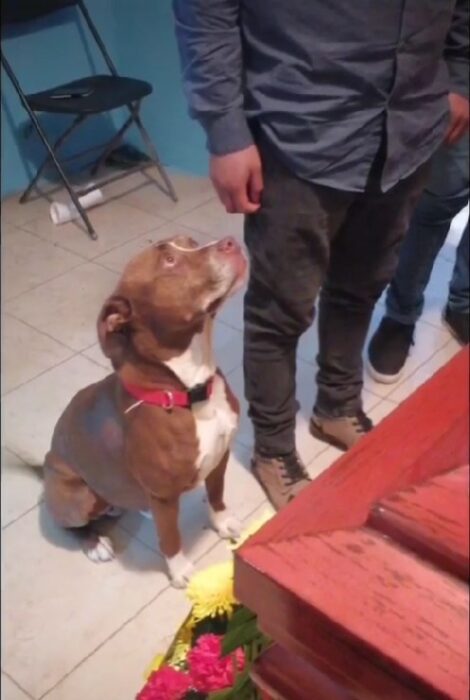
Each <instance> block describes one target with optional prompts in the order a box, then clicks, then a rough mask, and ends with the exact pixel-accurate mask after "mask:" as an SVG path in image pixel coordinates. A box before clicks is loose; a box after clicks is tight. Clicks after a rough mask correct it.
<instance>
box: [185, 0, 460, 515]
mask: <svg viewBox="0 0 470 700" xmlns="http://www.w3.org/2000/svg"><path fill="white" fill-rule="evenodd" d="M174 7H175V16H176V30H177V37H178V41H179V46H180V53H181V58H182V64H183V75H184V83H185V88H186V93H187V95H188V99H189V103H190V110H191V114H192V115H193V116H194V117H196V118H197V119H199V121H200V122H201V124H202V126H203V127H204V129H205V131H206V134H207V142H208V148H209V151H210V172H211V177H212V181H213V183H214V186H215V189H216V191H217V193H218V195H219V197H220V199H221V201H222V202H223V204H224V205H225V208H226V210H227V212H229V213H233V212H241V213H244V214H245V215H246V220H245V241H246V245H247V248H248V251H249V255H250V262H251V272H250V280H249V284H248V291H247V294H246V297H245V336H244V371H245V391H246V396H247V399H248V402H249V413H250V417H251V419H252V421H253V424H254V429H255V453H254V457H253V463H252V466H253V471H254V473H255V475H256V476H257V478H258V479H259V481H260V483H261V484H262V486H263V487H264V489H265V491H266V492H267V494H268V496H269V498H270V499H271V502H272V503H273V504H274V506H275V507H277V508H279V507H281V506H283V505H284V504H285V503H287V502H288V501H290V500H291V499H292V498H293V497H294V496H295V495H296V494H297V493H298V492H299V490H300V489H301V488H303V487H304V486H305V485H306V484H307V483H308V480H309V479H308V474H307V471H306V469H305V467H304V466H303V464H302V463H301V460H300V458H299V456H298V455H297V453H296V445H295V419H296V411H297V402H296V398H295V360H296V349H297V343H298V339H299V337H300V335H301V334H302V333H303V332H304V331H305V330H306V329H307V328H308V327H309V326H310V324H311V323H312V320H313V315H314V304H315V300H316V297H317V294H318V292H319V290H320V288H322V289H321V294H320V302H319V346H320V349H319V356H318V375H317V385H318V395H317V398H316V402H315V407H314V410H313V414H312V418H311V422H310V427H311V432H312V433H313V435H315V436H316V437H318V438H320V439H322V440H325V441H326V442H329V443H332V444H334V445H338V446H340V447H342V448H344V449H347V448H349V447H350V446H352V445H353V444H354V443H355V442H356V441H357V440H358V439H360V438H361V437H362V436H363V435H364V433H366V432H367V431H368V430H370V429H371V427H372V424H371V422H370V420H369V418H368V417H367V416H366V415H365V413H364V411H363V409H362V404H361V391H362V383H363V378H362V360H361V357H362V350H363V346H364V342H365V337H366V333H367V330H368V326H369V322H370V317H371V314H372V310H373V308H374V305H375V303H376V301H377V299H378V297H379V296H380V294H381V292H382V291H383V289H384V288H385V286H386V285H387V284H388V282H389V281H390V280H391V278H392V276H393V273H394V270H395V267H396V263H397V260H398V250H399V245H400V243H401V240H402V238H403V236H404V234H405V232H406V230H407V228H408V222H409V218H410V215H411V212H412V210H413V208H414V206H415V204H416V202H417V200H418V197H419V195H420V193H421V191H422V189H423V187H424V183H425V179H426V176H427V172H428V161H429V159H430V157H431V156H432V154H433V153H434V152H435V151H436V149H437V148H438V146H439V144H440V143H441V142H442V140H443V138H444V136H445V134H446V132H447V134H448V137H449V138H451V139H453V138H457V136H460V135H461V134H462V133H463V132H464V131H465V129H466V128H467V121H468V118H467V121H466V119H465V114H464V111H465V110H464V107H463V105H462V102H463V101H464V100H463V98H462V96H461V94H462V91H463V90H464V86H465V83H466V75H467V72H468V62H469V60H468V38H467V35H466V25H467V23H468V14H469V12H468V5H467V1H466V0H438V1H437V0H387V2H377V0H359V1H358V2H351V1H350V0H331V1H330V2H328V3H325V2H322V1H321V0H290V2H287V0H271V2H267V1H266V0H174ZM449 76H450V80H449ZM449 90H450V93H451V94H450V97H449ZM449 104H450V110H449ZM449 120H450V121H449Z"/></svg>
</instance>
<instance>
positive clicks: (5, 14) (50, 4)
mask: <svg viewBox="0 0 470 700" xmlns="http://www.w3.org/2000/svg"><path fill="white" fill-rule="evenodd" d="M77 4H78V0H2V4H1V6H2V10H1V16H2V23H3V24H18V23H20V22H29V21H31V20H34V19H38V18H39V17H42V16H43V15H50V14H52V13H53V12H57V11H58V10H63V9H64V8H66V7H72V6H73V5H77Z"/></svg>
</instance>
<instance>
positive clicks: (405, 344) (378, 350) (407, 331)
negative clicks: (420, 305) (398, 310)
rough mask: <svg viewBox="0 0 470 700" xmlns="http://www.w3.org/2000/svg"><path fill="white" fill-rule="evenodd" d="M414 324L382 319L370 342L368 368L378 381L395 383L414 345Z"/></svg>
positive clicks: (373, 377)
mask: <svg viewBox="0 0 470 700" xmlns="http://www.w3.org/2000/svg"><path fill="white" fill-rule="evenodd" d="M414 330H415V327H414V324H413V325H410V324H406V323H399V322H398V321H393V320H392V319H391V318H387V316H385V318H383V319H382V321H381V323H380V326H379V327H378V328H377V330H376V331H375V333H374V335H373V336H372V339H371V341H370V343H369V350H368V356H369V357H368V359H369V361H368V363H367V370H368V372H369V374H370V376H371V377H372V379H374V380H375V381H376V382H380V383H381V384H394V383H395V382H397V381H398V380H399V379H400V377H401V375H402V373H403V369H404V367H405V362H406V359H407V357H408V355H409V353H410V348H411V346H412V345H414V340H413V335H414Z"/></svg>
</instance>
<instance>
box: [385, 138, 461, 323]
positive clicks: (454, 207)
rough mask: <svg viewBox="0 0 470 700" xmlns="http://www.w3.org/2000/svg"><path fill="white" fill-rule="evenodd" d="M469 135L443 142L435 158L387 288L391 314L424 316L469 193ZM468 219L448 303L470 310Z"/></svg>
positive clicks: (408, 319)
mask: <svg viewBox="0 0 470 700" xmlns="http://www.w3.org/2000/svg"><path fill="white" fill-rule="evenodd" d="M468 148H469V143H468V136H467V137H465V138H463V139H461V140H460V141H459V142H458V143H456V144H455V145H454V146H452V147H447V146H442V147H441V148H440V149H439V151H438V152H437V153H436V155H435V156H434V157H433V159H432V161H431V164H432V171H431V177H430V179H429V181H428V182H427V184H426V188H425V190H424V192H423V194H422V196H421V198H420V200H419V203H418V206H417V207H416V210H415V212H414V214H413V218H412V220H411V224H410V228H409V230H408V233H407V235H406V238H405V242H404V243H403V246H402V248H401V251H400V262H399V265H398V269H397V271H396V273H395V276H394V278H393V281H392V283H391V285H390V287H389V289H388V292H387V316H389V317H390V318H393V319H394V320H395V321H400V322H401V323H408V324H414V323H416V321H417V320H418V318H419V317H420V316H421V313H422V311H423V306H424V291H425V289H426V286H427V284H428V282H429V278H430V276H431V273H432V268H433V265H434V263H435V260H436V258H437V255H438V253H439V251H440V249H441V248H442V246H443V244H444V242H445V239H446V237H447V234H448V233H449V228H450V225H451V223H452V219H453V218H454V216H456V215H457V214H458V213H459V211H460V210H461V209H463V207H464V206H465V205H466V204H467V202H468V197H469V173H468V168H469V152H468ZM468 255H469V234H468V223H467V226H466V227H465V230H464V232H463V236H462V239H461V241H460V244H459V246H458V248H457V254H456V260H455V267H454V272H453V275H452V279H451V282H450V288H449V306H450V308H451V309H452V310H453V311H457V312H459V313H467V314H468V312H469V307H470V300H469V296H470V293H469V260H468Z"/></svg>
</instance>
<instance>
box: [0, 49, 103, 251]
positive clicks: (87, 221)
mask: <svg viewBox="0 0 470 700" xmlns="http://www.w3.org/2000/svg"><path fill="white" fill-rule="evenodd" d="M1 62H2V65H3V67H4V68H5V71H6V73H7V75H8V77H9V78H10V80H11V82H12V83H13V87H14V88H15V90H16V92H17V94H18V97H19V98H20V100H21V104H22V105H23V107H24V108H25V110H26V111H27V113H28V116H29V118H30V119H31V122H32V124H33V126H34V128H35V129H36V132H37V134H38V136H39V138H40V139H41V141H42V143H43V145H44V148H45V149H46V151H47V153H48V156H49V158H50V159H51V160H52V162H53V163H54V165H55V167H56V170H57V172H58V173H59V176H60V179H61V180H62V182H63V183H64V185H65V188H66V190H67V192H68V193H69V195H70V197H71V199H72V202H73V203H74V205H75V206H76V208H77V211H78V213H79V214H80V216H81V218H82V220H83V223H84V224H85V226H86V229H87V232H88V235H89V236H90V238H92V239H93V240H96V239H97V238H98V236H97V235H96V231H95V229H94V228H93V226H92V224H91V221H90V219H89V218H88V215H87V213H86V211H85V210H84V208H83V207H82V205H81V204H80V202H79V201H78V196H77V194H76V193H75V191H74V189H73V187H72V185H71V184H70V183H69V181H68V179H67V176H66V174H65V172H64V170H63V168H62V166H61V164H60V163H59V161H58V160H57V158H56V156H55V153H54V150H53V148H52V146H51V144H50V143H49V141H48V140H47V137H46V134H45V133H44V131H43V128H42V126H41V124H40V122H39V120H38V118H37V117H36V114H35V113H34V112H33V110H32V109H31V107H30V106H29V103H28V100H27V99H26V96H25V94H24V93H23V91H22V89H21V86H20V84H19V82H18V80H17V79H16V76H15V74H14V73H13V71H12V69H11V66H10V64H9V63H8V61H7V60H6V58H5V56H4V55H3V52H2V53H1Z"/></svg>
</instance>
